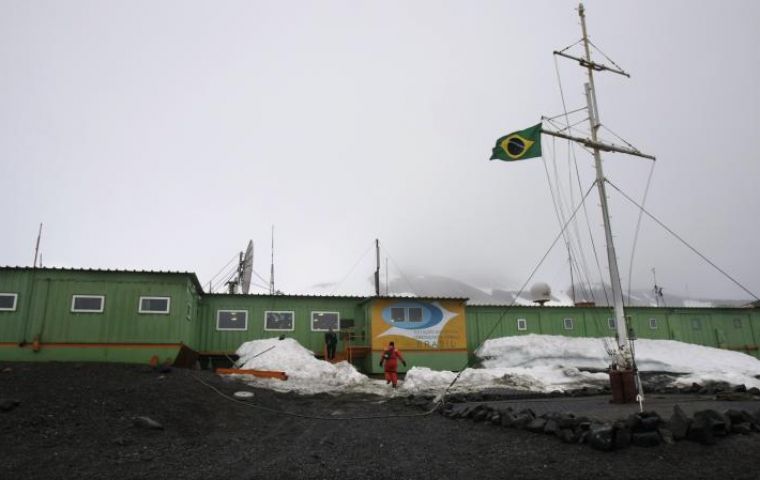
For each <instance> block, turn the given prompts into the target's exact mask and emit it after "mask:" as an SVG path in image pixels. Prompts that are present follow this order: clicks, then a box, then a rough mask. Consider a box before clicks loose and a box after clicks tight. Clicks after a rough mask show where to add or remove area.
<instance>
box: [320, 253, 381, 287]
mask: <svg viewBox="0 0 760 480" xmlns="http://www.w3.org/2000/svg"><path fill="white" fill-rule="evenodd" d="M374 246H375V245H374V243H372V244H370V246H369V247H367V249H366V250H365V251H364V253H362V254H361V256H360V257H359V259H358V260H357V261H356V263H354V266H353V267H351V269H350V270H349V271H348V273H347V274H346V276H345V277H343V279H342V280H341V281H340V282H338V283H336V284H335V288H334V289H333V291H332V293H331V294H332V295H335V292H337V291H338V288H340V286H341V285H343V282H345V281H346V279H347V278H348V277H349V276H350V275H351V274H352V273H353V272H354V269H356V266H357V265H359V263H361V261H362V260H364V257H366V256H367V253H369V251H370V250H371V249H372V247H374Z"/></svg>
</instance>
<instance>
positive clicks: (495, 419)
mask: <svg viewBox="0 0 760 480" xmlns="http://www.w3.org/2000/svg"><path fill="white" fill-rule="evenodd" d="M488 421H489V422H491V423H493V424H494V425H501V414H500V413H499V412H491V416H490V417H488Z"/></svg>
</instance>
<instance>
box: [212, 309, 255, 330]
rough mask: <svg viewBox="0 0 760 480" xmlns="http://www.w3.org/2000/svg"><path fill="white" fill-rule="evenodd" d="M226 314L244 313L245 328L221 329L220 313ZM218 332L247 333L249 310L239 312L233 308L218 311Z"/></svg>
mask: <svg viewBox="0 0 760 480" xmlns="http://www.w3.org/2000/svg"><path fill="white" fill-rule="evenodd" d="M224 312H227V313H232V312H235V313H244V314H245V325H244V326H243V328H221V327H219V314H220V313H224ZM216 330H217V331H218V332H245V331H247V330H248V310H237V309H233V308H229V309H219V310H217V311H216Z"/></svg>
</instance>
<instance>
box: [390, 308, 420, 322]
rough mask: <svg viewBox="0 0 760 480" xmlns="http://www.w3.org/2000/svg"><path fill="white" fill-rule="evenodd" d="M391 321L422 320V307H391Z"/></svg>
mask: <svg viewBox="0 0 760 480" xmlns="http://www.w3.org/2000/svg"><path fill="white" fill-rule="evenodd" d="M391 321H392V322H394V323H396V322H421V321H422V307H391Z"/></svg>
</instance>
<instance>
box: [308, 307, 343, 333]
mask: <svg viewBox="0 0 760 480" xmlns="http://www.w3.org/2000/svg"><path fill="white" fill-rule="evenodd" d="M331 328H332V329H333V330H340V314H339V313H338V312H311V330H312V331H313V332H326V331H327V330H329V329H331Z"/></svg>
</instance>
